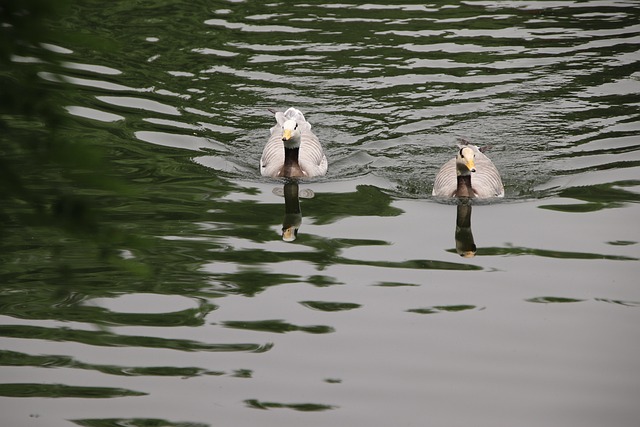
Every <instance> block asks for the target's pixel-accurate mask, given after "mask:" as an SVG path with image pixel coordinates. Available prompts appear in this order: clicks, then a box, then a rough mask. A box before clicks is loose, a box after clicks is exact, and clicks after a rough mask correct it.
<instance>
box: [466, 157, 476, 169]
mask: <svg viewBox="0 0 640 427" xmlns="http://www.w3.org/2000/svg"><path fill="white" fill-rule="evenodd" d="M467 167H468V168H469V171H471V172H475V171H476V164H475V162H474V161H473V159H469V160H468V161H467Z"/></svg>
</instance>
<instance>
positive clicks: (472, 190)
mask: <svg viewBox="0 0 640 427" xmlns="http://www.w3.org/2000/svg"><path fill="white" fill-rule="evenodd" d="M464 142H465V144H464V145H460V150H459V151H458V154H457V156H456V157H455V158H453V159H451V160H449V161H448V162H446V163H445V164H444V165H443V166H442V167H441V168H440V171H438V174H437V175H436V179H435V182H434V184H433V192H432V194H433V195H434V196H436V197H477V198H490V197H503V196H504V186H503V185H502V179H501V178H500V173H499V172H498V169H496V167H495V165H494V164H493V162H492V161H491V160H490V159H489V158H488V157H487V156H485V155H484V154H483V153H482V152H481V151H480V149H479V148H478V147H477V146H475V145H472V144H469V143H466V141H464Z"/></svg>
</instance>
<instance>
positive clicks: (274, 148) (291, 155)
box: [260, 108, 327, 178]
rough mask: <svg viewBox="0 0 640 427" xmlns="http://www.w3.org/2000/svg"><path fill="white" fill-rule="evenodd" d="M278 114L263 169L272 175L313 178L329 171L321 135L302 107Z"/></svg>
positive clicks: (265, 174) (261, 169)
mask: <svg viewBox="0 0 640 427" xmlns="http://www.w3.org/2000/svg"><path fill="white" fill-rule="evenodd" d="M270 111H271V112H272V113H274V114H275V117H276V122H277V124H276V125H275V126H274V127H272V128H271V137H270V138H269V141H267V144H266V145H265V147H264V150H263V151H262V158H261V159H260V173H261V174H262V175H263V176H270V177H272V178H278V177H288V178H297V177H303V178H310V177H314V176H321V175H324V174H325V173H327V157H326V156H325V155H324V153H323V151H322V145H320V141H319V140H318V137H317V136H316V135H315V134H314V133H313V132H311V125H310V124H309V122H307V120H306V119H305V118H304V115H303V114H302V112H300V110H298V109H296V108H289V109H288V110H287V111H285V112H284V113H282V112H280V111H273V110H270Z"/></svg>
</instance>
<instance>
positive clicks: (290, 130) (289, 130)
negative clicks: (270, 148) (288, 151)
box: [282, 120, 300, 148]
mask: <svg viewBox="0 0 640 427" xmlns="http://www.w3.org/2000/svg"><path fill="white" fill-rule="evenodd" d="M282 142H283V143H284V146H285V147H286V148H297V147H300V127H299V126H298V123H297V122H296V121H295V120H287V121H286V122H284V123H283V124H282Z"/></svg>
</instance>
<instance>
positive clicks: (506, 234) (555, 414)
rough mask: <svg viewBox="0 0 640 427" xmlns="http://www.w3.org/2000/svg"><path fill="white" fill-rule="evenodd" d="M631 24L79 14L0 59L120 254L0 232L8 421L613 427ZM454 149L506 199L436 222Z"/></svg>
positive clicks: (481, 8) (202, 6)
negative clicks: (28, 84)
mask: <svg viewBox="0 0 640 427" xmlns="http://www.w3.org/2000/svg"><path fill="white" fill-rule="evenodd" d="M639 8H640V3H638V2H635V1H614V2H611V1H607V2H598V1H590V2H574V1H548V2H528V1H521V2H520V1H518V2H511V1H463V2H455V1H447V2H435V3H431V4H424V3H419V2H411V1H408V2H406V3H405V4H402V5H392V4H387V3H384V2H380V1H373V2H368V3H366V4H365V3H362V4H361V3H349V2H341V3H326V2H323V1H313V0H312V1H309V2H306V3H304V4H302V3H301V4H298V5H295V6H294V5H291V4H289V3H285V2H282V3H276V2H274V3H264V2H258V1H229V2H226V1H214V2H163V1H159V0H158V1H151V2H146V3H144V4H140V3H132V2H115V3H113V4H109V5H108V6H105V5H104V4H103V2H95V1H84V2H79V4H73V5H71V6H70V7H69V8H68V9H67V10H66V11H65V15H64V16H62V17H61V18H60V19H59V20H58V21H56V22H55V23H52V24H51V25H52V27H53V29H54V30H55V31H54V34H53V35H52V36H51V39H50V40H49V39H47V40H46V43H45V44H42V45H40V46H34V47H33V48H32V52H31V54H30V56H26V55H25V56H15V57H14V58H13V60H12V61H13V63H14V64H16V66H18V64H20V65H21V66H24V64H29V63H32V62H33V63H37V62H38V61H37V58H39V57H41V56H42V57H44V56H45V55H46V56H47V57H52V58H53V59H54V60H53V61H51V62H45V63H39V64H38V65H37V66H38V67H40V70H39V72H38V79H39V81H40V82H41V83H44V84H45V85H46V87H47V88H48V89H49V90H52V91H55V92H56V93H57V94H58V97H59V102H60V103H61V104H62V106H63V107H64V116H65V118H66V120H65V122H64V124H63V125H62V126H61V129H59V130H58V132H59V133H61V134H62V136H63V137H64V138H65V139H67V140H68V141H73V142H74V143H77V144H79V145H88V146H91V147H99V148H100V149H102V151H103V152H104V153H105V160H104V161H105V162H106V163H107V166H106V167H105V169H101V170H102V171H105V172H100V173H101V174H103V175H106V176H111V175H114V176H117V177H119V178H121V179H123V180H124V184H125V186H126V188H127V189H128V190H127V192H126V194H119V195H117V196H114V195H113V194H112V193H109V192H108V191H106V190H103V189H93V190H86V189H85V190H84V193H83V194H86V195H88V196H91V197H95V198H96V199H97V200H99V202H98V203H99V206H98V208H99V212H101V214H100V217H99V220H100V222H101V223H102V224H105V225H106V226H108V227H110V228H109V229H113V230H118V233H117V235H116V237H114V239H116V238H120V237H122V235H125V236H128V237H131V238H130V239H121V240H117V239H116V240H114V241H123V242H127V243H122V244H120V246H118V247H117V248H116V249H117V250H116V252H115V255H111V256H110V257H107V259H105V256H103V255H101V254H103V252H101V248H100V247H96V246H95V245H94V244H93V243H90V242H89V243H87V241H86V239H84V238H82V237H78V236H76V235H74V234H71V235H69V234H65V232H63V231H60V230H59V229H58V228H56V227H54V226H51V225H49V224H40V225H31V226H30V227H24V226H23V225H16V223H14V222H11V221H9V222H8V223H7V224H8V225H7V226H5V228H4V230H3V236H2V243H1V245H2V247H1V251H2V252H1V253H0V256H1V257H2V266H3V267H2V279H3V280H2V283H3V285H2V287H1V288H0V292H1V293H0V301H1V303H0V343H1V346H0V348H1V350H0V366H1V367H0V383H1V384H0V412H1V413H2V415H1V416H0V417H1V418H2V419H3V424H6V425H12V426H22V425H25V426H26V425H29V426H39V425H41V426H73V425H79V426H101V427H102V426H124V425H127V426H150V425H171V426H237V425H250V424H255V425H261V426H297V425H301V424H303V425H307V426H326V425H379V426H386V425H398V424H401V425H411V426H414V425H416V426H417V425H425V424H432V425H477V426H501V425H504V426H507V425H518V426H539V425H563V426H601V425H616V426H635V425H636V423H637V421H636V420H637V419H638V417H639V416H640V410H639V409H638V405H637V401H638V397H640V374H639V373H640V362H639V361H638V357H637V354H638V350H639V346H638V342H640V341H639V338H640V335H639V333H638V328H637V327H636V325H637V324H638V321H640V287H639V286H638V285H637V279H636V277H637V276H638V273H639V272H640V268H639V266H640V264H639V262H638V261H639V259H640V250H639V242H640V230H639V229H638V227H637V218H638V217H639V215H640V208H639V205H638V201H639V200H640V179H639V177H640V144H639V143H638V135H639V134H640V120H639V114H638V99H639V98H638V94H639V93H640V80H639V78H640V74H639V73H638V71H637V70H638V63H639V60H640V52H639V50H638V45H639V42H640V25H639V24H638V22H639V17H640V9H639ZM34 66H35V65H34ZM289 106H296V107H297V108H299V109H301V110H302V111H303V112H304V113H305V115H306V117H307V119H308V120H309V121H310V122H311V123H312V125H313V128H314V130H315V132H316V133H317V135H318V136H319V137H320V139H321V141H322V142H323V144H324V147H325V150H326V152H327V156H328V158H329V172H328V174H327V176H326V177H323V178H320V179H316V180H312V181H307V182H303V183H300V186H299V190H300V192H301V196H302V197H300V198H299V199H298V200H297V201H296V200H290V199H288V200H287V204H285V198H284V195H285V194H288V195H291V194H295V193H291V192H287V189H290V188H289V187H287V188H285V185H284V184H285V183H284V182H281V181H278V180H272V179H265V178H262V177H260V175H259V172H258V166H257V165H258V159H259V157H260V153H261V151H262V147H263V145H264V143H265V142H266V139H267V137H268V129H269V127H270V126H272V122H273V118H272V116H271V114H270V113H269V112H268V111H267V109H268V108H283V109H284V108H287V107H289ZM459 138H464V139H467V140H470V141H472V142H474V143H476V144H478V145H481V146H487V145H490V146H491V147H490V149H489V151H488V152H487V153H488V155H489V156H490V157H491V158H492V159H493V160H494V162H495V164H496V166H497V167H498V169H499V170H500V171H501V173H502V178H503V181H504V183H505V190H506V197H505V198H504V200H499V201H491V202H480V203H473V204H472V205H471V207H470V208H469V206H466V205H464V206H458V205H456V204H455V203H453V202H446V201H441V200H434V199H433V198H432V197H431V184H432V182H433V178H434V177H435V174H436V172H437V169H438V168H439V166H440V165H441V164H443V163H444V162H445V161H447V160H448V159H449V158H451V157H452V156H453V155H454V154H455V150H456V142H457V140H458V139H459ZM26 170H27V168H26V166H25V171H26ZM25 173H26V172H25ZM77 173H78V174H79V175H83V174H86V173H87V172H86V171H85V170H78V171H77ZM30 176H31V175H30ZM52 182H54V183H55V185H61V186H62V185H65V183H66V181H62V179H61V181H60V182H59V183H58V182H57V181H55V179H53V181H52ZM296 202H297V203H296ZM298 206H299V211H300V212H299V214H298V212H297V209H295V208H296V207H298ZM468 208H469V209H468ZM10 209H12V210H11V211H10V212H9V213H8V218H13V216H11V215H17V214H18V212H19V211H20V209H21V208H20V206H18V205H14V204H12V205H10ZM292 220H293V221H301V223H300V225H299V231H298V235H297V239H296V240H295V241H294V242H284V241H282V239H281V229H282V225H283V222H284V221H292ZM473 245H475V249H473V250H472V248H473ZM470 251H471V252H473V253H474V254H475V256H473V257H461V256H460V255H459V252H462V253H467V254H468V253H469V252H470Z"/></svg>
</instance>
